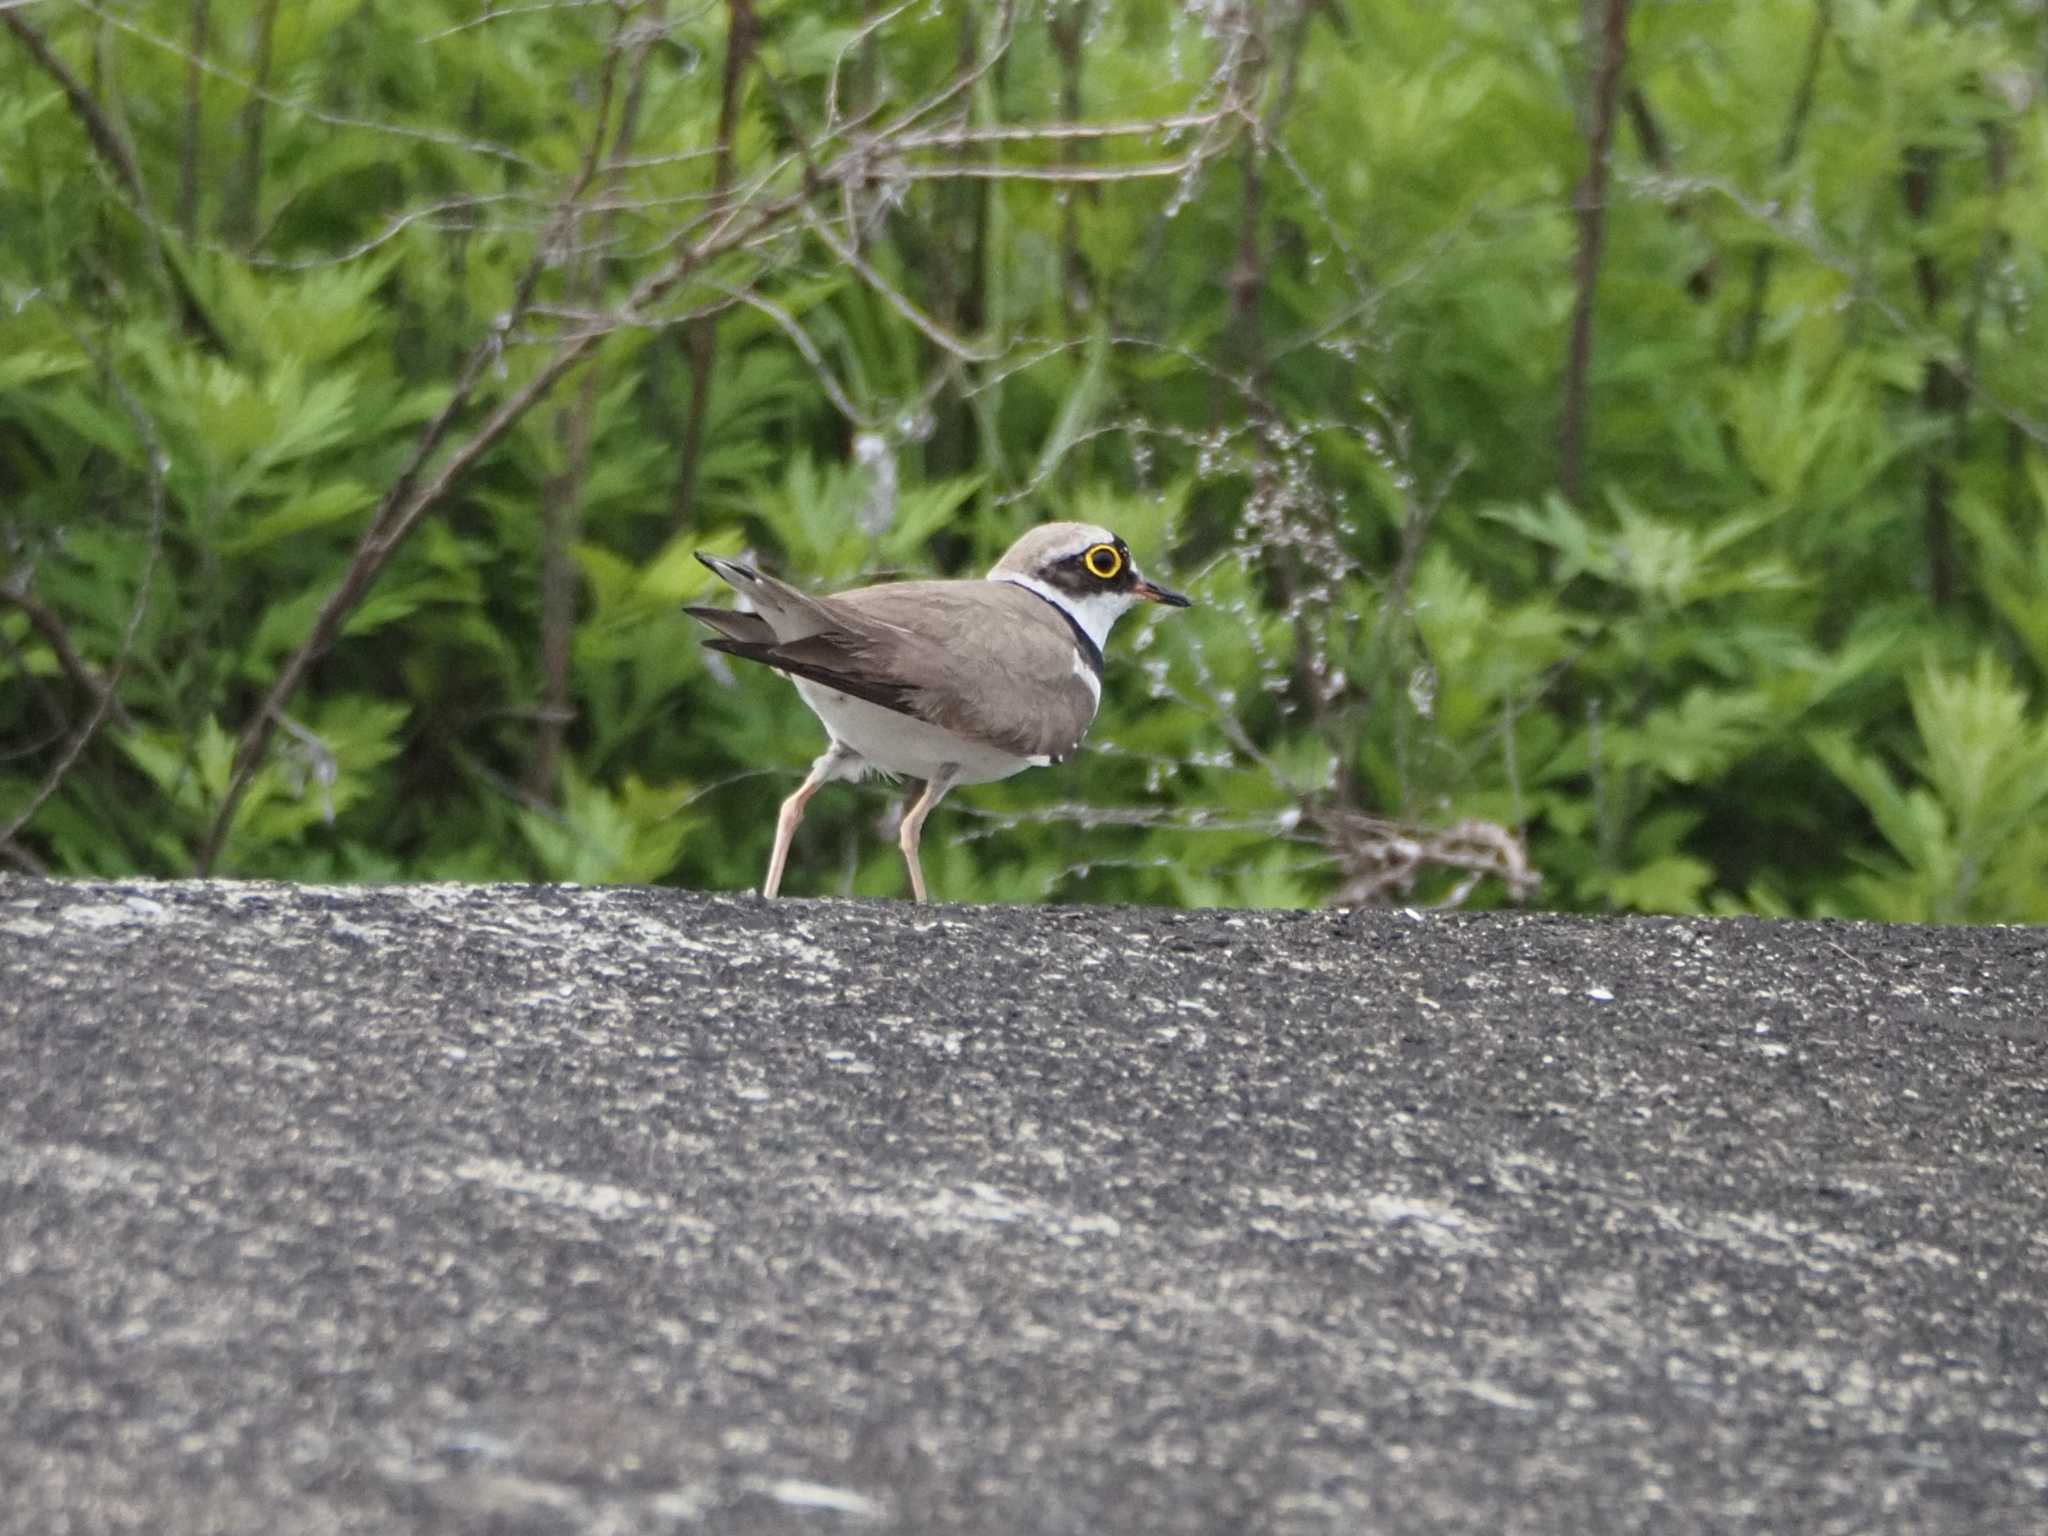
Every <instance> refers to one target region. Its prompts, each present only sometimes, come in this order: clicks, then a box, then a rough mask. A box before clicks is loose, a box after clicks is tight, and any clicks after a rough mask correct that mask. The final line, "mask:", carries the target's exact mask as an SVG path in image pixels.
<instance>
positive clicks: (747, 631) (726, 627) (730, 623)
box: [683, 608, 775, 650]
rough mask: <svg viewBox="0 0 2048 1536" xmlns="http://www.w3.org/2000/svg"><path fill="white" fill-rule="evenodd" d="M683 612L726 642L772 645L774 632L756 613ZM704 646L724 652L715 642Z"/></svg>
mask: <svg viewBox="0 0 2048 1536" xmlns="http://www.w3.org/2000/svg"><path fill="white" fill-rule="evenodd" d="M683 612H685V613H687V614H688V615H689V616H690V617H691V618H693V619H695V620H696V621H697V622H698V623H699V624H708V625H710V626H711V628H713V629H715V630H717V631H718V632H719V633H720V634H721V635H723V636H724V637H725V638H726V640H728V641H733V640H737V641H740V642H741V643H743V644H746V645H773V644H774V643H775V631H774V630H772V629H770V628H769V627H768V621H767V620H766V619H764V618H762V617H761V615H759V614H758V613H741V612H740V611H739V610H738V609H737V608H685V609H684V610H683ZM704 643H705V644H706V645H708V646H711V647H713V648H714V649H717V650H724V649H725V647H724V646H723V645H720V644H719V642H718V641H716V640H706V641H705V642H704Z"/></svg>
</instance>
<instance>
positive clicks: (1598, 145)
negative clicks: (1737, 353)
mask: <svg viewBox="0 0 2048 1536" xmlns="http://www.w3.org/2000/svg"><path fill="white" fill-rule="evenodd" d="M1592 3H1593V0H1588V4H1589V9H1588V17H1589V20H1590V17H1591V8H1590V7H1591V4H1592ZM1598 3H1599V5H1600V17H1601V22H1600V30H1599V34H1598V36H1597V37H1595V36H1592V35H1589V36H1588V37H1587V43H1588V44H1589V45H1596V44H1597V47H1598V59H1599V63H1598V65H1597V67H1596V68H1595V70H1594V72H1593V80H1592V101H1591V103H1590V104H1589V106H1590V112H1591V118H1590V125H1589V127H1588V129H1587V134H1586V138H1587V153H1586V174H1585V175H1584V176H1582V177H1581V178H1580V179H1579V185H1578V189H1577V190H1576V191H1575V192H1574V193H1573V194H1572V211H1573V213H1574V214H1575V215H1576V216H1577V218H1578V223H1579V250H1578V259H1577V260H1576V261H1575V262H1574V263H1573V272H1572V286H1573V290H1574V291H1573V295H1572V320H1571V340H1570V343H1569V346H1568V350H1567V352H1566V355H1565V366H1564V401H1563V405H1562V407H1561V409H1560V410H1559V413H1558V428H1557V459H1558V471H1557V479H1558V486H1559V488H1560V489H1561V490H1562V491H1563V492H1564V494H1565V495H1566V496H1567V497H1568V498H1569V499H1571V500H1572V501H1578V500H1580V499H1582V497H1583V496H1584V494H1585V478H1586V467H1585V454H1586V387H1587V374H1588V372H1589V371H1590V369H1591V367H1592V361H1593V291H1594V289H1595V288H1596V287H1597V286H1598V284H1599V281H1600V253H1601V247H1602V246H1603V244H1604V243H1605V241H1606V236H1607V172H1608V165H1609V161H1610V155H1611V152H1612V149H1613V145H1614V112H1615V106H1616V103H1617V102H1618V101H1619V100H1620V96H1621V74H1622V69H1623V66H1624V65H1625V64H1626V62H1627V59H1628V8H1629V0H1598Z"/></svg>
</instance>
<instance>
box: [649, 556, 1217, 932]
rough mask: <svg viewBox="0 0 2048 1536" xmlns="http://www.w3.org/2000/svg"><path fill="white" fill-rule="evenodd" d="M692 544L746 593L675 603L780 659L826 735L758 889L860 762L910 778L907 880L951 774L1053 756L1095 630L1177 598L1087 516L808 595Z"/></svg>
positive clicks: (1075, 701) (748, 650) (1090, 686)
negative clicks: (811, 807) (953, 566)
mask: <svg viewBox="0 0 2048 1536" xmlns="http://www.w3.org/2000/svg"><path fill="white" fill-rule="evenodd" d="M697 558H698V559H699V560H701V561H703V562H704V563H705V564H706V565H707V566H709V567H710V568H711V569H712V570H713V571H714V572H716V573H717V575H718V576H719V577H721V578H722V579H723V580H724V581H725V582H726V583H727V584H728V585H729V586H731V587H732V589H733V590H734V591H735V592H737V593H739V594H740V596H741V597H742V598H744V599H745V600H746V601H747V602H748V603H750V604H751V605H752V608H753V612H751V613H749V612H743V611H740V610H737V609H730V608H686V609H685V610H684V612H686V613H688V614H689V615H690V616H691V617H693V618H695V619H698V620H701V621H702V622H703V623H705V624H707V625H709V626H710V627H711V628H713V629H715V630H717V631H718V638H717V639H715V640H707V641H705V642H704V643H705V644H706V645H707V646H709V647H710V648H711V649H713V650H715V651H723V652H725V654H727V655H728V656H739V657H743V658H745V659H746V660H748V661H758V662H760V663H762V664H763V665H765V666H770V667H774V668H775V669H776V670H777V671H779V672H783V673H786V674H788V676H789V679H790V681H791V682H792V683H794V684H795V685H796V691H797V693H798V694H799V695H801V696H802V698H803V701H804V703H805V704H807V705H808V706H810V710H811V713H812V714H814V715H816V716H817V717H818V719H819V720H820V721H821V722H822V723H823V724H824V727H825V731H826V734H827V735H828V736H830V737H831V742H830V744H829V745H828V746H827V747H826V749H825V751H824V754H823V755H822V756H820V757H819V758H818V760H817V761H816V762H814V763H813V764H811V771H810V774H809V776H808V777H806V778H805V780H804V781H803V783H802V784H800V785H799V786H797V789H796V792H795V793H794V794H792V795H791V796H790V797H789V798H788V799H787V800H785V801H783V802H782V814H781V815H780V816H778V817H777V818H776V822H775V849H774V852H773V853H772V854H771V855H770V856H769V859H768V878H767V880H766V881H765V882H764V883H763V885H762V887H761V894H762V895H764V896H773V895H774V894H775V893H776V891H777V890H778V889H779V888H780V887H781V885H782V870H783V865H784V863H785V862H786V861H787V859H788V857H789V844H790V839H791V838H793V837H794V836H795V835H796V829H797V824H798V823H799V822H801V821H802V820H803V815H804V807H805V806H806V805H807V804H808V803H809V802H810V798H811V796H812V795H814V794H816V793H817V792H818V789H819V788H820V786H822V785H825V784H829V783H831V782H832V781H833V780H834V779H857V778H859V777H860V776H861V775H862V774H863V773H865V772H866V771H868V770H869V769H875V770H877V771H879V772H881V773H884V774H888V775H890V776H892V777H903V778H911V779H917V780H920V781H921V782H922V783H923V786H924V788H923V792H922V793H921V794H919V795H918V797H917V799H916V802H915V803H914V804H913V805H912V806H911V808H910V810H909V812H908V813H907V814H906V815H905V816H904V818H903V826H902V830H901V832H900V834H899V836H898V838H897V842H898V844H899V845H900V846H901V847H902V849H903V858H904V862H905V863H907V864H908V865H909V867H910V889H911V893H912V895H914V896H915V897H916V899H917V900H919V901H923V900H924V899H925V888H924V871H923V870H922V869H921V868H920V867H919V865H918V860H917V844H918V837H919V834H920V833H921V832H922V831H923V830H924V820H925V817H927V816H929V815H930V814H931V811H932V807H933V806H935V805H937V804H938V803H939V801H941V800H942V799H944V798H945V796H946V792H947V791H948V790H950V789H952V788H953V787H954V786H955V785H956V784H986V783H989V782H991V781H993V780H995V779H1006V778H1008V777H1009V776H1010V775H1011V774H1013V773H1021V772H1022V771H1023V770H1024V769H1026V768H1037V767H1043V766H1045V765H1046V764H1048V763H1060V762H1065V761H1066V760H1067V759H1068V758H1069V757H1072V756H1073V755H1074V752H1075V750H1076V749H1077V748H1078V747H1079V746H1080V745H1081V738H1082V737H1083V736H1084V735H1086V734H1087V731H1088V726H1089V724H1090V723H1091V722H1092V721H1093V720H1094V718H1095V707H1096V705H1097V704H1098V703H1099V702H1100V701H1101V698H1102V645H1103V642H1104V641H1105V640H1106V639H1108V637H1109V631H1110V627H1111V626H1112V625H1114V624H1115V623H1116V621H1117V619H1118V618H1119V617H1120V616H1121V615H1122V614H1123V612H1124V610H1125V609H1127V608H1129V607H1130V606H1131V605H1132V604H1133V603H1138V602H1151V603H1164V604H1166V605H1167V606H1168V607H1172V608H1185V607H1187V606H1188V600H1187V599H1186V598H1185V597H1183V596H1181V594H1180V593H1178V592H1169V591H1167V590H1166V588H1164V587H1161V586H1158V585H1155V584H1154V583H1152V582H1150V581H1147V580H1146V579H1145V578H1144V577H1143V576H1141V575H1140V574H1139V573H1138V567H1137V564H1136V563H1135V562H1134V561H1133V560H1132V559H1131V551H1130V549H1129V547H1128V546H1127V545H1126V544H1125V543H1124V541H1123V540H1122V539H1120V538H1118V537H1117V536H1116V535H1115V534H1113V533H1111V532H1110V531H1109V530H1108V529H1106V528H1097V527H1094V526H1093V525H1091V524H1088V523H1046V524H1044V525H1043V526H1042V527H1038V528H1034V529H1032V530H1031V532H1029V533H1027V534H1025V535H1024V537H1023V538H1021V539H1019V540H1018V541H1017V542H1016V543H1015V544H1013V545H1011V546H1010V549H1009V552H1008V553H1007V554H1005V555H1004V556H1003V558H1002V559H1000V560H998V561H997V562H996V563H995V565H994V567H993V568H992V569H991V570H990V571H989V573H988V577H987V579H986V580H983V581H903V582H892V583H889V584H886V585H882V586H873V587H859V588H856V589H854V590H853V591H851V592H840V593H836V594H834V595H832V596H830V597H812V596H810V595H808V594H806V593H803V592H799V591H798V590H797V589H796V588H794V587H792V586H790V585H789V584H788V583H786V582H782V581H778V580H776V579H775V578H774V577H773V576H764V575H762V574H761V573H760V572H759V571H757V570H755V569H754V568H753V567H752V566H750V565H746V564H744V563H742V562H741V561H738V560H726V559H722V558H720V557H719V556H717V555H707V554H704V553H702V552H699V554H698V556H697Z"/></svg>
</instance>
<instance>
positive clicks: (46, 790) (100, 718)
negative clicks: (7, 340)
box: [0, 332, 170, 848]
mask: <svg viewBox="0 0 2048 1536" xmlns="http://www.w3.org/2000/svg"><path fill="white" fill-rule="evenodd" d="M73 340H75V341H76V342H77V343H78V345H79V347H80V349H81V350H87V351H90V350H91V349H90V347H89V345H88V343H87V342H86V340H85V338H84V337H82V336H79V335H77V334H76V333H75V332H74V333H73ZM100 366H101V369H102V372H103V374H104V376H105V379H106V383H107V387H108V389H109V391H110V392H111V393H112V394H113V396H114V398H115V400H116V401H118V402H119V403H120V406H121V409H122V411H123V413H124V414H126V415H127V417H128V419H129V423H130V424H131V425H132V426H133V427H134V429H135V436H136V440H137V441H138V442H139V443H140V444H141V446H142V454H143V464H144V465H145V467H146V469H145V472H146V475H147V478H148V482H149V526H148V531H147V533H146V534H145V535H144V543H143V548H144V555H143V563H142V574H141V576H140V577H139V578H138V579H137V581H136V583H135V601H134V602H133V603H132V604H131V605H130V607H129V609H128V619H127V622H126V623H125V624H123V625H122V627H121V644H120V649H119V650H118V651H116V652H115V654H114V664H113V666H112V667H110V668H109V669H108V670H107V675H106V678H105V680H104V683H103V684H102V686H101V687H99V688H98V689H97V690H96V691H95V693H94V697H93V705H92V709H91V711H90V713H88V714H87V715H86V717H85V720H84V721H83V722H82V723H81V724H80V725H79V727H78V729H77V730H76V731H74V732H73V733H72V736H71V739H70V741H68V742H66V743H65V745H64V750H63V751H62V752H61V753H60V754H59V755H58V758H57V761H56V762H55V763H53V764H51V765H50V771H49V772H48V773H46V774H45V775H44V776H43V780H42V782H41V783H40V784H38V785H37V786H36V787H35V789H34V791H33V792H31V793H30V795H29V797H28V799H27V800H26V801H24V802H23V803H22V805H21V806H20V807H19V808H18V809H17V810H16V811H15V813H14V816H13V818H12V819H11V820H10V821H9V822H8V823H7V824H6V825H5V826H4V827H0V848H11V847H13V846H14V842H15V838H16V837H17V836H18V835H19V834H20V832H21V831H22V829H23V828H24V827H26V826H27V825H28V824H29V822H30V821H32V820H34V819H35V816H36V814H37V812H39V811H41V810H42V808H43V806H44V805H45V804H46V803H47V802H48V801H49V799H50V797H51V796H52V795H54V794H56V793H57V791H58V790H59V789H60V788H62V787H63V784H64V780H65V779H66V778H67V777H68V776H69V775H70V773H71V769H72V766H73V765H74V764H75V763H77V761H78V760H79V758H80V757H81V756H82V755H83V754H84V752H85V749H86V747H87V746H89V745H90V744H91V742H92V739H93V738H94V737H95V736H96V735H98V734H99V730H100V727H101V726H102V725H104V724H105V723H106V722H107V720H108V718H109V717H110V716H111V715H112V714H113V713H114V710H115V708H116V706H117V703H118V701H119V696H120V688H121V678H122V675H123V674H124V673H125V672H126V671H127V670H128V662H129V659H130V658H131V657H132V656H133V655H134V654H135V637H136V636H137V635H138V634H139V633H140V632H141V629H142V618H143V615H144V614H145V613H146V612H147V611H148V609H149V599H150V593H151V591H152V590H153V588H154V585H155V581H156V572H157V565H158V563H159V561H160V560H161V559H162V556H163V542H164V520H165V515H166V511H167V508H168V504H169V500H170V497H169V492H168V490H167V488H166V486H165V484H164V470H165V467H166V466H167V465H168V464H169V462H170V460H169V458H168V456H167V455H166V454H165V453H164V449H163V444H162V442H161V441H160V440H159V439H158V437H157V433H156V427H155V426H154V424H153V423H152V422H151V421H150V419H149V414H148V413H147V412H146V411H144V410H143V408H142V404H141V402H140V401H138V400H137V399H136V398H135V395H134V394H133V392H131V391H130V390H129V388H128V386H127V385H126V384H124V383H123V382H122V381H121V378H120V376H119V375H118V374H117V373H115V372H114V366H113V362H112V360H111V359H109V358H105V357H102V358H100Z"/></svg>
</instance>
